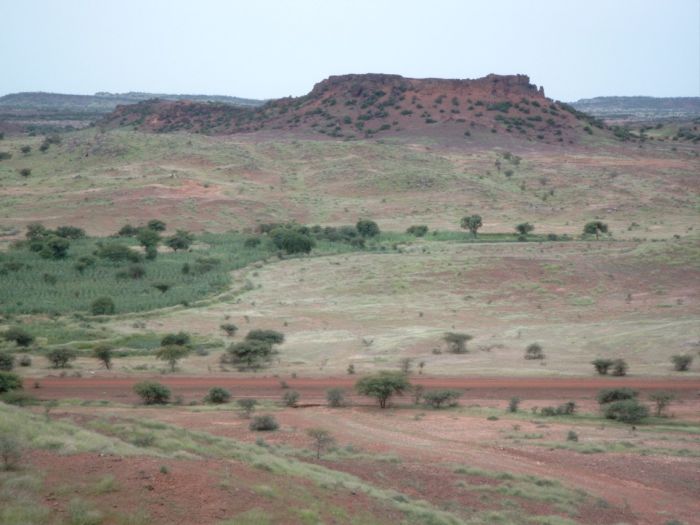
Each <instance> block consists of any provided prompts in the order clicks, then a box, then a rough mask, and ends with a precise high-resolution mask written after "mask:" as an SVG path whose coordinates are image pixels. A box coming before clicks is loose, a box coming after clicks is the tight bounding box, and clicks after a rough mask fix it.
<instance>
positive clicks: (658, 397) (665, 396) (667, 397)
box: [649, 392, 676, 417]
mask: <svg viewBox="0 0 700 525" xmlns="http://www.w3.org/2000/svg"><path fill="white" fill-rule="evenodd" d="M674 399H676V396H675V394H673V393H672V392H652V393H651V394H649V400H650V401H653V402H654V404H655V405H656V411H655V415H656V417H661V416H662V415H663V413H664V411H665V410H666V407H668V405H670V404H671V401H673V400H674Z"/></svg>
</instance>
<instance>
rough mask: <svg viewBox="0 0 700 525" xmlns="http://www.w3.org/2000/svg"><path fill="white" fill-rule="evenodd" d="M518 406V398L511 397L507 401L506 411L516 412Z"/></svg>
mask: <svg viewBox="0 0 700 525" xmlns="http://www.w3.org/2000/svg"><path fill="white" fill-rule="evenodd" d="M519 406H520V398H519V397H517V396H515V397H511V398H510V401H508V412H512V413H516V412H517V411H518V407H519Z"/></svg>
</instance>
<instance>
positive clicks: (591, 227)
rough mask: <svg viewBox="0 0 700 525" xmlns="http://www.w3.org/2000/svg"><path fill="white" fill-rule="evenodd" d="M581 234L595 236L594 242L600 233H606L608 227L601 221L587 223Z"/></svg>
mask: <svg viewBox="0 0 700 525" xmlns="http://www.w3.org/2000/svg"><path fill="white" fill-rule="evenodd" d="M583 233H585V234H587V235H595V238H596V240H598V239H599V238H600V234H601V233H608V225H607V224H605V223H604V222H601V221H591V222H587V223H586V225H585V226H584V227H583Z"/></svg>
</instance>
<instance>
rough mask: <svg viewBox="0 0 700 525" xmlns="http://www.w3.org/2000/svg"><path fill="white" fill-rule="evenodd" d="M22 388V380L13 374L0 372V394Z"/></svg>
mask: <svg viewBox="0 0 700 525" xmlns="http://www.w3.org/2000/svg"><path fill="white" fill-rule="evenodd" d="M21 388H22V378H21V377H19V376H18V375H17V374H15V373H14V372H4V371H0V394H4V393H5V392H10V391H11V390H19V389H21Z"/></svg>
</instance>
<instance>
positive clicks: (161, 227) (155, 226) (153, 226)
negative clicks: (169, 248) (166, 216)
mask: <svg viewBox="0 0 700 525" xmlns="http://www.w3.org/2000/svg"><path fill="white" fill-rule="evenodd" d="M146 228H147V229H149V230H153V231H154V232H164V231H165V229H166V228H167V225H166V224H165V223H164V222H163V221H160V220H158V219H151V220H150V221H148V223H147V224H146Z"/></svg>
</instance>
